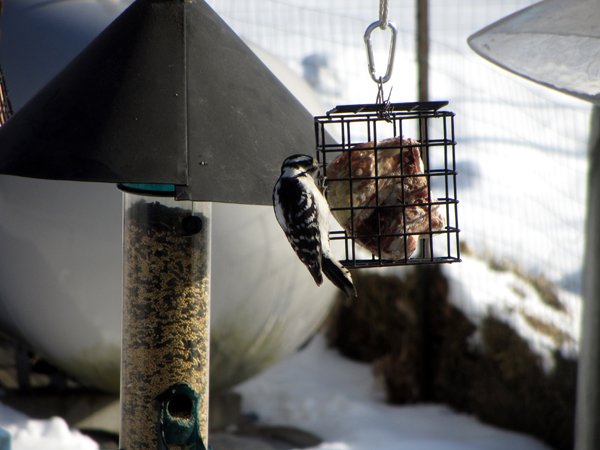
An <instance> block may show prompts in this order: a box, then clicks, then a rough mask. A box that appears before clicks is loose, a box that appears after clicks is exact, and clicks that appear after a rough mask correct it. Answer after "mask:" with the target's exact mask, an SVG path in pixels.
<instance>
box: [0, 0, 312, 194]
mask: <svg viewBox="0 0 600 450" xmlns="http://www.w3.org/2000/svg"><path fill="white" fill-rule="evenodd" d="M313 148H314V125H313V118H312V116H311V115H310V114H309V113H308V112H307V111H306V109H305V108H304V107H303V106H302V105H301V104H300V103H299V102H298V100H297V99H296V98H295V97H294V96H293V95H292V94H291V93H290V92H289V91H288V90H287V88H286V87H285V86H284V85H283V84H282V83H281V82H280V81H279V80H278V79H277V78H276V77H275V76H274V75H273V74H272V73H271V72H270V71H269V69H267V68H266V67H265V65H264V64H263V63H262V62H261V61H260V60H259V59H258V58H257V57H256V56H255V55H254V53H252V51H251V50H250V49H249V48H248V47H247V46H246V45H245V44H244V43H243V42H242V41H241V40H240V39H239V38H238V36H236V34H235V33H234V32H233V31H232V30H231V29H230V28H229V27H228V26H227V25H226V24H225V23H224V22H223V21H222V20H221V19H220V18H219V17H218V16H217V14H216V13H215V12H214V11H212V9H211V8H210V7H209V6H208V5H207V4H206V3H205V2H204V1H201V0H185V1H182V0H170V1H169V0H137V1H136V2H135V3H133V4H132V5H131V6H130V7H129V8H128V9H127V10H126V11H125V12H124V13H123V14H122V15H121V16H120V17H118V18H117V19H116V20H115V21H114V22H113V23H112V24H111V25H109V27H108V28H107V29H106V30H105V31H103V32H102V33H101V34H100V35H99V36H98V37H97V38H96V39H95V40H94V41H93V42H92V43H91V44H90V45H89V46H88V47H87V48H86V49H85V50H84V51H83V52H82V53H81V54H80V55H79V56H78V57H77V58H75V59H74V60H73V61H72V62H71V63H70V64H69V65H68V66H67V67H66V68H65V69H64V70H63V71H62V72H61V73H60V74H58V75H57V77H56V78H54V79H53V80H52V81H51V82H50V83H49V84H48V85H46V86H45V87H44V88H43V89H42V90H41V91H40V92H39V93H38V94H37V95H35V96H34V97H33V98H32V99H31V100H30V101H29V102H28V103H27V104H26V105H25V106H24V107H23V108H21V110H19V111H18V112H17V113H16V114H15V115H14V116H13V117H12V118H11V119H10V120H9V121H8V122H7V123H6V124H5V125H4V126H3V127H2V128H0V173H4V174H11V175H19V176H26V177H36V178H46V179H57V180H79V181H100V182H114V183H167V184H175V185H177V192H178V197H180V198H189V199H192V200H203V201H217V202H230V203H248V204H269V203H270V202H271V190H272V186H273V184H274V182H275V180H276V179H277V177H278V175H279V167H280V164H281V161H282V160H283V159H284V158H285V157H286V156H287V155H290V154H293V153H311V151H312V149H313Z"/></svg>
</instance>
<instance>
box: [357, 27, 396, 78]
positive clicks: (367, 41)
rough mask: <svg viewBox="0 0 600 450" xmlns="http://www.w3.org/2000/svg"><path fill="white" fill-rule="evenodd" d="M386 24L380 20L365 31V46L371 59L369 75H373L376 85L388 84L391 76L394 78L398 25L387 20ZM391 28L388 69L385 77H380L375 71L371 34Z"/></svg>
mask: <svg viewBox="0 0 600 450" xmlns="http://www.w3.org/2000/svg"><path fill="white" fill-rule="evenodd" d="M385 20H386V22H382V21H381V20H378V21H376V22H373V23H372V24H371V25H369V26H368V27H367V29H366V31H365V36H364V39H365V45H366V47H367V56H368V59H369V73H370V74H371V78H372V79H373V81H374V82H375V83H387V82H388V81H389V80H390V78H391V76H392V69H393V68H394V55H395V54H396V39H397V36H398V30H397V28H396V25H395V24H394V23H393V22H387V19H385ZM388 27H389V29H390V30H392V37H391V40H390V50H389V53H388V61H387V68H386V71H385V75H383V76H378V75H377V73H376V70H375V58H374V57H373V45H372V44H371V33H373V30H374V29H375V28H381V29H382V30H385V29H387V28H388Z"/></svg>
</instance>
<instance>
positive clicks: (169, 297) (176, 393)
mask: <svg viewBox="0 0 600 450" xmlns="http://www.w3.org/2000/svg"><path fill="white" fill-rule="evenodd" d="M120 187H121V188H122V189H123V190H124V194H123V198H124V201H123V325H122V327H123V337H122V339H123V344H122V350H121V352H122V353H121V435H120V436H121V437H120V439H121V442H120V448H122V449H124V450H134V449H152V448H157V443H159V444H160V445H162V447H159V448H165V449H167V448H170V445H184V444H186V443H188V444H190V445H191V443H193V442H194V438H197V437H199V438H200V440H199V441H196V442H200V443H205V442H207V441H208V394H209V389H208V388H209V382H208V380H209V333H210V211H211V203H208V202H194V201H187V200H186V201H177V200H174V199H173V197H170V198H169V197H163V196H156V195H164V193H165V190H164V189H161V188H157V187H156V186H150V187H149V186H147V185H143V186H140V185H121V186H120ZM167 188H168V187H167ZM136 190H137V192H136ZM152 192H153V193H154V195H149V194H150V193H152ZM166 192H168V191H166ZM202 445H203V444H202ZM184 448H186V449H187V448H190V449H191V448H193V449H200V448H202V447H196V446H193V447H184Z"/></svg>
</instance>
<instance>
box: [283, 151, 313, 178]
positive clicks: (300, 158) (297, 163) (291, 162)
mask: <svg viewBox="0 0 600 450" xmlns="http://www.w3.org/2000/svg"><path fill="white" fill-rule="evenodd" d="M318 171H319V164H318V163H317V161H315V159H314V158H312V157H311V156H308V155H292V156H288V157H287V158H286V159H285V160H284V161H283V164H282V165H281V174H282V175H283V174H287V175H288V176H301V175H304V174H308V175H310V176H312V177H314V176H315V175H316V173H317V172H318Z"/></svg>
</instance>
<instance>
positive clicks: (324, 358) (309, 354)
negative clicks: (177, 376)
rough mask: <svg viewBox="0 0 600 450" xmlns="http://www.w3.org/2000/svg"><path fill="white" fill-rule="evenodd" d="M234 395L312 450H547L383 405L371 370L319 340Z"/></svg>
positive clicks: (463, 421)
mask: <svg viewBox="0 0 600 450" xmlns="http://www.w3.org/2000/svg"><path fill="white" fill-rule="evenodd" d="M236 390H237V391H238V392H239V393H241V394H242V396H243V405H242V407H243V409H244V411H245V412H253V413H257V414H258V415H259V417H260V420H261V422H265V423H267V424H272V425H290V426H294V427H299V428H302V429H305V430H307V431H310V432H313V433H315V434H317V435H318V436H320V437H321V438H322V439H323V440H324V443H323V444H321V445H320V446H317V447H314V448H313V449H311V450H373V449H377V450H415V449H418V450H506V449H511V450H548V447H547V446H545V445H544V444H542V443H540V442H539V441H537V440H535V439H534V438H531V437H528V436H525V435H521V434H518V433H513V432H508V431H502V430H499V429H498V428H494V427H491V426H488V425H484V424H482V423H481V422H479V421H478V420H477V419H476V418H474V417H471V416H467V415H464V414H458V413H456V412H453V411H452V410H451V409H449V408H447V407H445V406H441V405H425V404H422V405H414V406H402V407H399V406H391V405H387V404H386V403H384V401H383V399H382V393H381V392H380V391H379V390H378V388H377V386H376V385H375V383H374V378H373V376H372V374H371V366H369V365H367V364H359V363H356V362H353V361H350V360H348V359H345V358H342V357H341V356H339V354H338V353H337V352H335V351H334V350H331V349H328V348H326V344H325V339H324V338H323V337H322V336H320V335H319V336H317V337H315V338H314V339H313V340H312V342H311V343H310V345H309V346H308V347H306V348H305V349H304V350H302V351H301V352H299V353H297V354H296V355H294V356H293V357H291V358H289V359H287V360H286V361H284V362H282V363H280V364H278V365H276V366H274V367H273V368H271V369H270V370H268V371H266V372H264V373H262V374H261V375H259V376H257V377H255V378H253V379H252V380H250V381H247V382H245V383H244V384H242V385H240V386H239V387H238V388H237V389H236ZM216 450H218V449H216Z"/></svg>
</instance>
